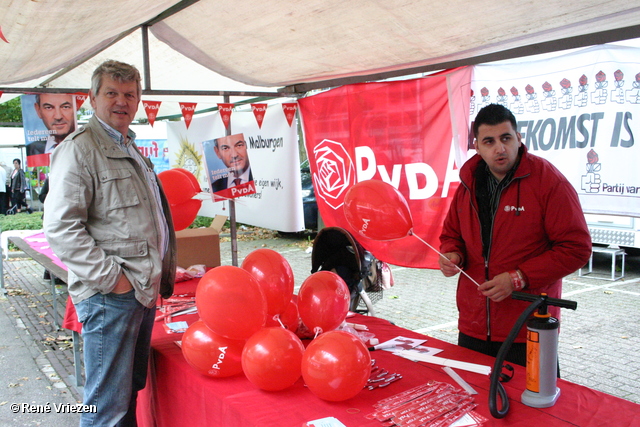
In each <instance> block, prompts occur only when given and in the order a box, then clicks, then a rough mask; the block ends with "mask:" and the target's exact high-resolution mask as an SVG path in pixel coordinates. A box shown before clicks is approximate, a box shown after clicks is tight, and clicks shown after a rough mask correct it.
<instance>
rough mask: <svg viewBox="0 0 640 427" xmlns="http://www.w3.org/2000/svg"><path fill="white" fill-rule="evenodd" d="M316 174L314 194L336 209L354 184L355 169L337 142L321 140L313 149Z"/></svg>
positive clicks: (314, 177)
mask: <svg viewBox="0 0 640 427" xmlns="http://www.w3.org/2000/svg"><path fill="white" fill-rule="evenodd" d="M313 154H314V156H315V159H316V172H315V173H314V174H313V182H314V184H315V185H316V194H317V196H320V197H321V198H322V199H323V200H324V201H325V203H326V204H327V205H329V206H331V207H332V208H333V209H338V208H339V207H340V206H342V204H343V200H344V195H345V193H346V192H347V190H348V189H349V188H350V187H351V186H352V185H354V184H355V168H354V167H353V162H352V160H351V157H350V156H349V153H347V151H346V150H345V149H344V147H343V146H342V144H340V143H339V142H335V141H331V140H328V139H325V140H323V141H322V142H320V143H319V144H318V145H316V146H315V148H314V149H313Z"/></svg>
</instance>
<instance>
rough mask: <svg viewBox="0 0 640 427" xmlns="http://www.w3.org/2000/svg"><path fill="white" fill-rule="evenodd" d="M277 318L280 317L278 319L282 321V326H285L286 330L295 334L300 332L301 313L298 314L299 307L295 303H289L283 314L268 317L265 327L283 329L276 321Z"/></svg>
mask: <svg viewBox="0 0 640 427" xmlns="http://www.w3.org/2000/svg"><path fill="white" fill-rule="evenodd" d="M276 317H278V319H279V320H280V322H282V325H284V327H285V328H286V329H288V330H290V331H291V332H293V333H295V332H296V331H297V330H298V326H300V313H299V312H298V305H297V304H296V303H295V302H293V301H289V304H287V308H285V309H284V311H283V312H282V313H281V314H279V315H278V314H277V315H275V316H267V323H266V324H265V326H267V327H272V326H280V327H282V325H281V324H280V322H278V320H276V319H275V318H276Z"/></svg>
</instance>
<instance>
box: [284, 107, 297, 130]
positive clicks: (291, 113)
mask: <svg viewBox="0 0 640 427" xmlns="http://www.w3.org/2000/svg"><path fill="white" fill-rule="evenodd" d="M297 109H298V103H297V102H285V103H283V104H282V111H284V116H285V117H286V118H287V122H288V123H289V126H291V125H292V124H293V118H294V117H295V116H296V110H297Z"/></svg>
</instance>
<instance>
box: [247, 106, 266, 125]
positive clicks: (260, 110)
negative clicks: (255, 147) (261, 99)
mask: <svg viewBox="0 0 640 427" xmlns="http://www.w3.org/2000/svg"><path fill="white" fill-rule="evenodd" d="M267 107H268V105H267V104H251V110H252V111H253V115H254V116H256V122H258V128H260V129H262V121H263V120H264V115H265V114H266V112H267Z"/></svg>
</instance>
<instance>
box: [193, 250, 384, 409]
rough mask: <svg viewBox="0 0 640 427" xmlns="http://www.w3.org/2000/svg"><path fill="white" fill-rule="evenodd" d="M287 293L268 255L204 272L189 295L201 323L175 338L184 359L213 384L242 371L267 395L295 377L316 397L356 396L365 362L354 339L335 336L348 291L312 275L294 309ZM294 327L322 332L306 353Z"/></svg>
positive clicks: (278, 259) (287, 271)
mask: <svg viewBox="0 0 640 427" xmlns="http://www.w3.org/2000/svg"><path fill="white" fill-rule="evenodd" d="M293 287H294V280H293V273H292V272H291V267H290V266H289V264H288V262H287V261H286V260H285V259H284V258H283V257H282V256H281V255H280V254H278V253H277V252H275V251H272V250H270V249H258V250H256V251H254V252H252V253H251V254H249V256H247V257H246V258H245V260H244V262H243V263H242V268H240V267H233V266H221V267H216V268H214V269H212V270H209V271H208V272H207V273H206V274H205V275H204V276H203V277H202V278H201V279H200V282H199V283H198V287H197V289H196V306H197V307H198V313H199V314H200V320H198V321H197V322H195V323H193V324H192V325H191V326H189V328H188V329H187V331H186V332H185V333H184V335H183V337H182V353H183V355H184V357H185V359H186V361H187V362H188V363H189V364H190V365H191V366H192V367H193V368H194V369H196V370H197V371H198V372H200V373H202V374H204V375H208V376H210V377H213V378H222V377H227V376H232V375H236V374H239V373H240V372H244V374H245V376H246V377H247V379H248V380H249V381H250V382H251V383H252V384H254V385H255V386H257V387H258V388H261V389H263V390H267V391H277V390H284V389H286V388H288V387H291V386H292V385H293V384H295V383H296V382H297V381H298V380H299V379H300V377H301V376H302V377H303V378H304V381H305V382H306V384H307V385H308V387H309V389H310V390H311V391H312V392H313V393H314V394H316V395H317V396H318V397H320V398H321V399H325V400H330V401H340V400H346V399H349V398H351V397H353V396H355V395H356V394H357V393H358V392H359V391H360V390H362V388H363V387H364V385H365V384H366V381H367V379H368V378H369V375H370V371H371V357H370V356H369V351H368V350H367V348H366V347H365V345H364V344H363V343H362V341H361V340H360V339H359V338H358V337H356V336H354V335H352V334H350V333H348V332H344V331H334V329H335V328H337V327H338V326H339V325H340V324H341V323H342V322H343V321H344V319H345V317H346V315H347V311H348V307H349V289H348V288H347V285H346V284H345V283H344V281H343V280H342V279H341V278H340V276H338V275H337V274H335V273H332V272H329V271H319V272H317V273H314V274H312V275H311V276H309V277H308V278H307V279H306V280H305V281H304V282H303V284H302V286H301V288H300V292H299V295H298V299H297V301H298V303H297V304H296V303H295V302H294V301H293V300H292V296H293ZM268 319H269V322H267V320H268ZM277 320H279V322H278V321H277ZM271 322H273V323H271ZM280 322H282V324H283V325H284V327H282V326H281V324H280ZM301 322H304V323H305V325H306V326H307V327H309V328H311V329H314V330H316V332H317V333H320V332H324V333H322V334H320V335H319V336H317V337H316V338H315V339H314V341H313V342H312V343H311V344H310V345H309V347H308V348H307V349H306V350H305V349H304V346H303V345H302V342H301V341H300V338H298V336H297V335H296V334H295V332H296V330H297V329H298V326H299V325H300V324H301ZM271 324H274V326H273V327H268V325H271ZM265 325H266V326H267V327H265Z"/></svg>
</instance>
